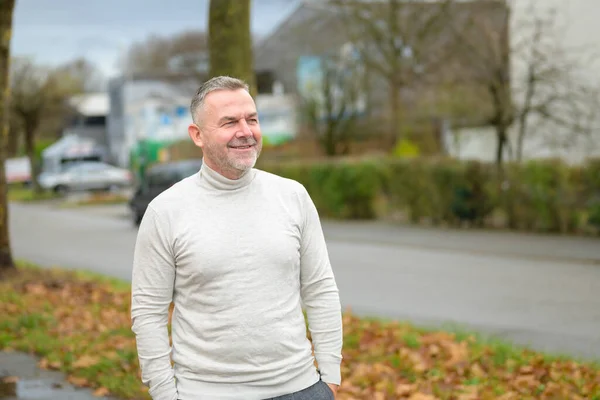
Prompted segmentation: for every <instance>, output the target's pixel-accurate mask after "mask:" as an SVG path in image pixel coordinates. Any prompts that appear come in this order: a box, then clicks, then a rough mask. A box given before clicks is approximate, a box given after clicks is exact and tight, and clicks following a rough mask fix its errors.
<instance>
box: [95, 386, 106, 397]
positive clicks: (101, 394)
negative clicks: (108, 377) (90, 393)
mask: <svg viewBox="0 0 600 400" xmlns="http://www.w3.org/2000/svg"><path fill="white" fill-rule="evenodd" d="M109 394H110V391H109V390H108V389H107V388H105V387H99V388H98V389H96V390H94V396H96V397H104V396H108V395H109Z"/></svg>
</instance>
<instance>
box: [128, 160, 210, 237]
mask: <svg viewBox="0 0 600 400" xmlns="http://www.w3.org/2000/svg"><path fill="white" fill-rule="evenodd" d="M201 166H202V160H197V159H192V160H182V161H173V162H167V163H161V164H156V165H154V166H152V167H150V168H148V170H147V171H146V174H145V178H144V179H143V180H142V182H140V184H139V187H138V188H137V189H136V191H135V193H134V194H133V196H132V197H131V199H130V201H129V208H130V210H131V214H132V217H133V222H134V223H135V224H136V225H139V223H140V222H141V221H142V217H143V216H144V213H145V212H146V208H148V204H150V202H151V201H152V200H153V199H154V198H155V197H156V196H158V195H159V194H160V193H162V192H163V191H165V190H167V189H168V188H170V187H171V186H173V185H174V184H176V183H177V182H179V181H180V180H182V179H184V178H187V177H188V176H191V175H193V174H195V173H196V172H198V171H199V170H200V167H201Z"/></svg>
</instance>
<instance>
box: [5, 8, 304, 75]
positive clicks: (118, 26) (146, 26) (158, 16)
mask: <svg viewBox="0 0 600 400" xmlns="http://www.w3.org/2000/svg"><path fill="white" fill-rule="evenodd" d="M296 3H297V0H252V16H251V18H252V20H251V29H252V31H253V32H254V33H255V34H256V35H260V36H264V35H266V34H268V33H269V32H270V31H271V30H273V29H274V28H275V27H276V26H277V25H278V24H279V23H280V22H281V21H282V20H283V19H284V18H285V17H286V16H287V15H289V13H290V12H291V11H293V9H294V8H295V5H296ZM208 6H209V0H171V1H167V0H17V1H16V7H15V13H14V16H13V38H12V43H11V51H12V53H13V54H14V55H15V56H31V57H34V60H35V61H36V62H39V63H42V64H48V65H57V64H60V63H64V62H68V61H70V60H73V59H75V58H78V57H85V58H87V59H89V60H90V61H92V62H94V63H96V65H98V67H99V68H100V69H101V71H103V73H104V74H105V75H106V76H107V77H110V76H114V75H116V74H118V69H117V61H118V59H119V56H120V55H122V54H124V53H125V51H126V50H127V48H128V47H129V45H131V44H132V43H133V42H137V41H141V40H144V39H145V38H146V37H148V36H150V35H151V34H157V35H170V34H175V33H179V32H182V31H185V30H189V29H201V30H206V29H207V26H208Z"/></svg>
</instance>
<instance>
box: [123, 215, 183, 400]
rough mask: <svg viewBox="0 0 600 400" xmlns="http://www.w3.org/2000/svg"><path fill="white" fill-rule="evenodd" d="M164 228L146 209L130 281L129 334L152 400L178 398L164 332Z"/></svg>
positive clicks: (167, 272)
mask: <svg viewBox="0 0 600 400" xmlns="http://www.w3.org/2000/svg"><path fill="white" fill-rule="evenodd" d="M167 228H168V226H167V227H165V226H161V224H160V221H159V216H158V214H157V213H156V212H155V211H154V210H153V209H152V208H150V207H148V209H147V211H146V213H145V214H144V218H143V219H142V222H141V223H140V226H139V230H138V235H137V240H136V244H135V250H134V256H133V272H132V280H131V319H132V330H133V332H134V333H135V336H136V344H137V351H138V359H139V362H140V369H141V372H142V382H143V384H144V385H146V386H148V387H149V393H150V395H151V397H152V399H154V400H176V399H177V396H178V393H177V387H176V385H175V375H174V372H173V367H172V366H171V358H170V354H171V346H170V344H169V333H168V330H167V324H168V319H169V306H170V304H171V301H172V299H173V285H174V280H175V261H174V257H173V253H172V250H171V249H172V246H171V245H170V243H169V238H168V236H167V234H166V233H165V232H167V233H168V229H167Z"/></svg>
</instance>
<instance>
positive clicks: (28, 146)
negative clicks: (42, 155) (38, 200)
mask: <svg viewBox="0 0 600 400" xmlns="http://www.w3.org/2000/svg"><path fill="white" fill-rule="evenodd" d="M36 130H37V129H36V128H33V127H27V128H26V129H25V153H26V154H27V158H29V165H30V169H31V187H32V188H33V193H35V194H40V193H42V187H41V186H40V182H39V180H38V175H39V168H38V162H37V161H38V160H37V158H36V154H35V131H36Z"/></svg>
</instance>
